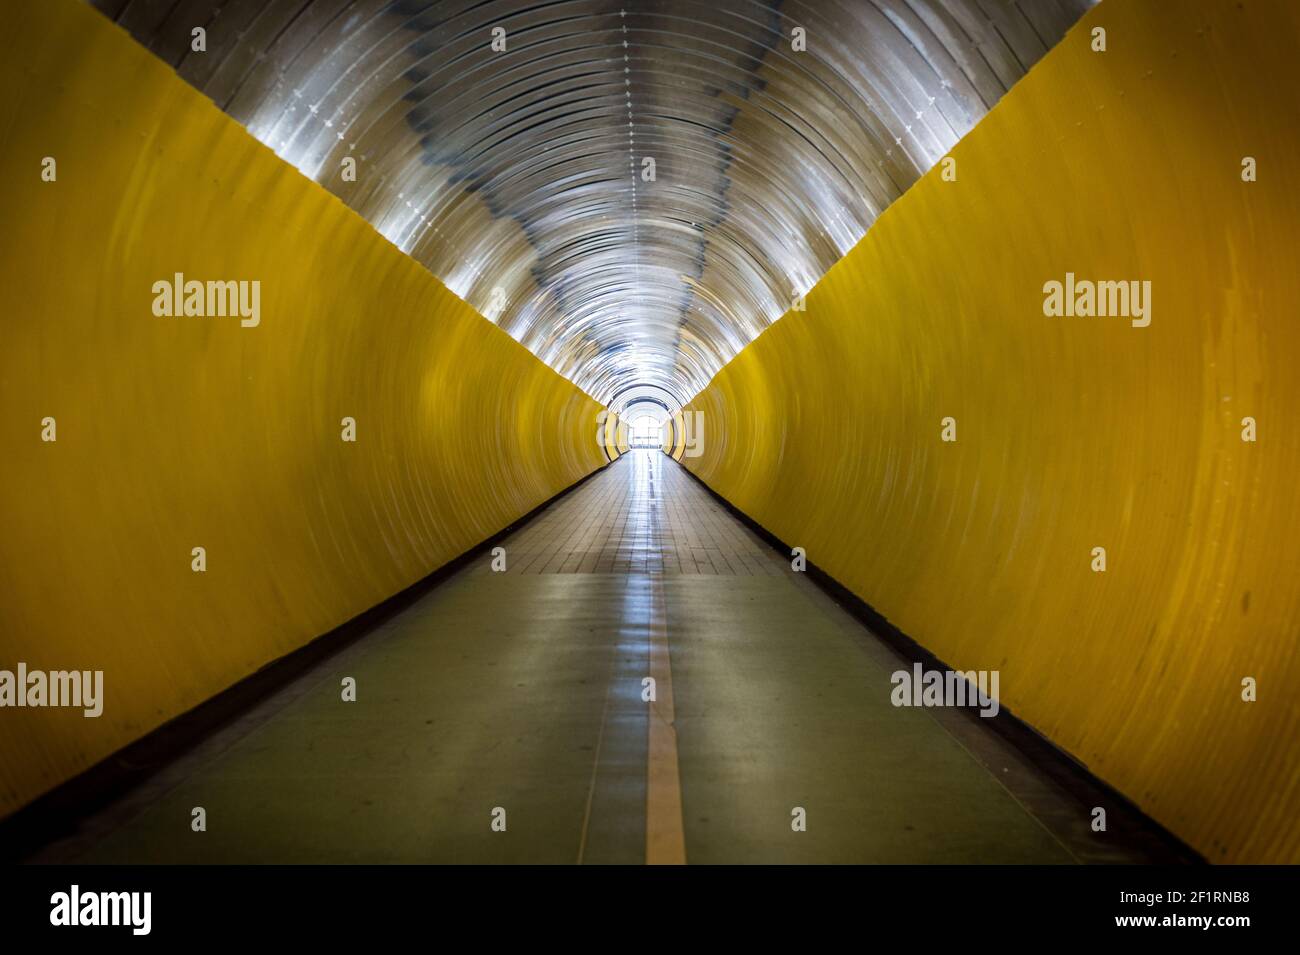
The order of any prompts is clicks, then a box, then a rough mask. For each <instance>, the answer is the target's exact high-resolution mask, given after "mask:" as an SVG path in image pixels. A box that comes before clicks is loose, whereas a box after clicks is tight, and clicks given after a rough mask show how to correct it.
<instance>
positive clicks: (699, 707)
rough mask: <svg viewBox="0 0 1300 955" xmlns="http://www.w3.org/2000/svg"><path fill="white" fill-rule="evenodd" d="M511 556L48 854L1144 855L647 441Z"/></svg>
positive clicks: (521, 857)
mask: <svg viewBox="0 0 1300 955" xmlns="http://www.w3.org/2000/svg"><path fill="white" fill-rule="evenodd" d="M504 548H505V559H506V569H505V571H504V572H496V571H494V570H493V569H492V566H491V565H492V557H491V555H488V556H485V557H483V558H482V559H481V560H479V561H477V562H476V563H474V564H473V565H471V566H469V567H467V568H466V569H464V570H463V571H461V572H460V573H458V574H456V575H455V576H453V577H451V578H450V579H449V580H447V581H446V582H445V583H443V584H442V585H440V586H438V587H437V588H435V589H434V590H432V591H431V592H429V593H428V594H427V595H425V596H424V597H423V598H422V599H420V600H419V601H418V602H416V603H415V604H413V605H411V606H410V607H408V608H407V609H406V610H405V611H403V612H402V613H400V614H398V615H397V616H395V617H393V618H391V619H390V620H389V621H388V622H387V623H385V624H384V625H382V626H381V627H379V628H378V629H376V630H375V631H374V632H372V633H371V634H369V635H367V636H365V637H364V638H362V639H361V640H359V641H358V642H356V643H354V644H352V645H351V646H349V647H348V648H346V649H345V650H343V651H341V652H340V653H338V654H336V655H335V656H333V657H331V658H329V659H328V660H326V661H324V662H323V663H321V664H319V665H318V666H316V667H315V669H313V670H312V671H310V672H309V673H308V674H307V675H305V676H304V677H302V678H300V679H299V680H297V681H296V682H294V683H293V684H291V685H290V686H288V687H287V688H285V689H283V690H282V691H280V692H278V693H277V694H275V695H274V696H273V697H271V698H270V699H267V700H265V701H264V702H263V703H261V704H259V705H258V706H257V707H256V708H255V709H253V710H252V711H250V712H248V713H247V714H246V715H245V716H243V717H242V718H241V719H239V720H238V721H237V722H236V723H234V724H232V725H230V726H228V727H226V728H225V729H223V730H221V731H220V732H218V733H217V734H215V735H214V736H212V737H210V738H209V739H207V740H206V741H204V742H203V743H202V744H200V745H199V746H197V747H196V748H195V749H193V750H192V751H191V752H189V753H188V754H187V755H186V756H184V757H183V758H181V759H179V760H177V761H175V762H174V763H172V764H171V765H169V766H167V767H166V768H165V769H163V770H162V771H161V772H159V773H158V774H156V775H155V776H154V777H153V778H151V779H150V780H149V781H148V782H147V783H145V784H144V785H142V786H140V787H138V788H137V789H136V790H134V791H133V792H131V793H130V794H129V795H128V796H127V797H125V798H123V799H121V800H119V801H118V802H116V803H115V804H113V805H112V806H110V807H108V808H107V809H106V810H104V811H102V812H99V813H97V814H96V815H95V816H93V817H91V818H88V819H86V820H84V822H83V823H82V824H81V826H80V827H79V829H78V831H77V832H76V833H75V834H73V835H71V836H70V837H68V838H66V839H63V840H62V841H60V842H58V843H55V844H53V845H50V846H48V847H47V848H46V849H45V850H43V851H42V852H41V853H40V855H39V856H38V857H37V861H85V862H245V861H267V862H537V863H573V862H585V863H611V862H616V863H641V862H645V861H653V862H680V861H690V862H693V863H721V862H937V863H944V862H983V863H1018V862H1062V863H1068V862H1072V861H1133V860H1134V859H1135V856H1134V855H1133V853H1132V852H1131V851H1130V850H1127V849H1124V848H1122V847H1116V846H1109V845H1106V844H1105V843H1104V841H1103V840H1099V839H1098V838H1097V836H1096V834H1094V833H1091V831H1090V829H1089V826H1088V822H1089V815H1088V809H1089V807H1088V806H1086V805H1081V804H1079V803H1078V800H1077V799H1075V798H1074V797H1072V796H1071V795H1070V794H1069V793H1066V792H1065V791H1064V790H1062V789H1059V788H1058V787H1056V786H1055V784H1053V783H1052V782H1051V781H1050V780H1048V779H1046V778H1044V777H1043V776H1042V775H1041V774H1039V773H1038V772H1037V771H1036V769H1035V767H1034V766H1032V765H1030V764H1029V763H1028V762H1027V761H1026V759H1025V758H1024V757H1022V756H1021V755H1020V754H1019V753H1018V752H1017V751H1015V750H1012V749H1010V748H1009V747H1008V746H1007V745H1006V744H1005V743H1004V742H1003V741H1002V740H1001V739H1000V738H999V737H997V735H996V734H994V733H992V732H991V731H989V730H986V729H984V728H983V727H981V726H980V725H979V724H980V721H979V720H976V719H972V718H971V717H970V716H969V715H967V714H965V713H958V712H954V711H951V710H925V709H907V708H903V709H900V708H895V707H894V706H892V705H891V703H890V690H891V689H892V687H891V685H890V681H889V675H890V673H891V672H892V671H894V670H897V669H900V668H907V667H908V666H910V662H909V661H906V660H903V659H902V658H901V657H899V656H897V655H896V653H895V652H894V651H893V650H892V649H890V648H889V647H887V646H886V645H884V644H883V643H881V642H880V641H878V640H877V639H875V638H874V637H873V636H872V635H871V634H870V633H869V632H867V631H866V630H865V629H863V627H862V626H861V625H860V624H859V623H858V622H857V621H856V620H855V619H853V618H852V617H850V616H849V615H848V614H846V613H845V612H844V611H842V610H841V609H840V608H839V607H838V606H837V605H836V604H835V603H834V601H832V600H831V599H830V598H829V597H828V596H826V595H825V594H824V593H823V592H822V591H821V590H819V589H818V588H817V587H815V586H814V585H813V584H811V583H810V582H809V581H808V580H807V579H806V577H805V575H802V574H796V573H793V572H792V571H791V570H790V567H789V564H788V562H787V561H785V560H784V559H783V558H782V556H781V555H779V554H777V553H776V552H775V551H773V550H772V549H771V548H770V547H768V546H767V545H766V544H764V543H763V542H761V541H760V540H759V539H758V538H757V537H756V536H755V535H754V534H752V533H751V532H750V531H749V530H748V529H746V528H745V527H744V526H743V525H742V524H741V523H740V522H738V521H737V520H736V519H735V518H733V517H731V516H730V515H729V514H728V513H727V512H726V511H725V510H724V509H723V508H722V507H721V506H720V505H719V504H718V503H717V502H716V501H715V500H714V499H713V498H712V497H711V496H710V495H708V494H707V493H706V492H705V491H704V490H703V489H702V488H701V487H700V486H699V485H698V484H696V483H695V482H694V480H693V479H691V478H690V477H689V476H688V475H686V474H685V472H684V471H683V470H682V469H681V467H680V466H679V465H677V464H676V463H674V462H673V461H671V460H669V459H668V458H666V457H664V456H663V455H661V454H659V453H657V452H634V453H632V454H629V455H627V456H625V457H624V458H623V459H621V460H620V461H619V462H617V463H616V464H614V465H613V466H611V467H610V468H608V469H606V471H604V472H603V473H601V474H600V475H598V476H596V477H595V478H593V479H591V480H590V481H588V482H587V483H586V484H584V485H583V486H582V487H580V488H579V489H578V490H576V491H575V492H573V493H571V494H569V495H567V496H566V497H564V498H562V499H561V500H560V501H558V502H557V503H556V504H554V505H553V506H552V507H550V508H549V509H548V510H547V511H545V512H544V513H542V514H541V515H539V516H538V517H537V518H535V519H534V520H533V521H532V522H530V523H529V524H528V525H526V526H525V527H524V528H522V529H521V530H520V531H519V532H517V533H516V534H514V535H513V536H512V537H510V538H509V539H508V540H507V541H506V542H505V544H504ZM347 677H351V678H353V679H355V681H356V701H355V702H344V701H343V699H342V689H341V688H342V684H343V681H344V679H345V678H347ZM648 678H652V679H653V680H654V684H653V691H654V694H653V695H654V699H653V701H648V700H646V699H644V697H646V696H648V695H650V693H649V691H650V687H649V686H647V683H646V681H647V679H648ZM196 807H202V808H203V809H204V810H205V813H206V831H204V832H195V831H193V830H192V827H191V820H192V817H193V810H194V809H195V808H196ZM499 810H504V816H503V814H502V813H501V812H500V811H499ZM798 810H803V814H804V815H805V816H806V831H795V830H794V828H793V827H792V820H794V818H795V816H796V814H797V811H798ZM494 819H497V820H498V826H499V825H500V821H501V820H502V819H503V820H504V825H505V830H504V831H495V830H494V828H493V822H494Z"/></svg>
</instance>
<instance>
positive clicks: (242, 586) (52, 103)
mask: <svg viewBox="0 0 1300 955" xmlns="http://www.w3.org/2000/svg"><path fill="white" fill-rule="evenodd" d="M10 7H11V9H7V10H6V26H5V30H4V31H3V33H2V35H0V88H3V89H4V91H5V95H4V96H3V97H0V210H3V216H4V221H3V228H2V229H0V315H3V319H2V320H0V333H2V334H3V342H2V343H0V669H9V670H13V669H14V668H15V667H16V665H17V663H18V662H19V661H23V662H25V663H27V664H28V666H29V667H31V668H33V669H71V668H76V669H88V670H94V669H101V670H103V671H104V681H105V697H106V702H105V709H104V714H103V716H101V717H100V718H98V719H86V718H84V717H83V716H82V715H81V712H80V711H79V710H56V709H8V708H6V709H3V710H0V754H2V758H0V814H7V813H9V812H12V811H13V810H14V809H16V808H17V807H19V806H20V805H22V804H24V803H26V802H28V801H29V800H31V799H32V798H34V797H35V796H36V795H38V794H39V793H41V792H43V791H45V790H47V789H49V788H51V787H52V786H54V785H56V784H57V783H59V782H61V781H63V780H65V779H67V778H69V777H70V776H71V775H73V774H75V773H76V772H78V771H79V770H82V769H84V768H86V767H88V766H90V765H91V764H93V763H94V762H96V761H97V760H99V759H101V758H103V757H104V756H106V755H107V754H109V753H110V752H112V751H113V750H115V749H117V748H119V747H121V746H122V745H124V744H126V743H128V742H130V741H131V740H133V739H135V738H137V737H139V736H141V735H142V734H144V733H146V732H147V731H149V730H151V729H153V728H154V727H156V726H158V725H159V724H161V723H162V722H164V721H165V720H167V719H169V718H170V717H173V716H175V715H177V714H178V713H181V712H182V711H184V710H186V709H189V708H191V707H193V706H194V705H196V704H197V703H199V702H201V701H202V700H204V699H206V698H207V697H210V696H211V695H213V694H214V693H216V692H217V691H219V690H221V689H223V688H225V687H227V686H229V685H230V684H232V683H233V682H235V681H237V680H238V679H240V678H241V677H243V676H245V675H247V674H248V673H250V672H252V671H254V670H256V669H258V668H259V667H261V666H262V665H264V664H266V663H267V662H269V661H271V660H273V659H275V658H276V657H279V656H281V655H283V654H285V653H287V652H289V651H291V650H293V649H295V648H297V647H300V646H302V645H303V644H304V643H306V642H307V641H309V640H310V639H311V638H313V637H315V636H317V635H318V634H321V633H324V632H326V631H328V630H330V629H332V628H334V627H336V626H338V625H339V624H342V623H344V622H345V621H347V620H348V619H349V618H351V617H353V616H355V615H356V614H358V613H360V612H362V611H364V610H366V609H367V608H369V607H371V606H373V605H374V604H376V603H378V602H379V601H381V600H383V599H384V598H386V597H388V596H390V595H391V594H393V593H395V592H396V591H398V590H400V589H402V588H403V587H405V586H407V585H408V584H411V583H413V582H414V581H416V580H418V579H420V578H421V577H423V576H425V575H426V574H428V573H430V572H431V571H433V570H434V569H436V568H437V567H438V566H440V565H442V564H444V563H445V562H447V561H448V560H450V559H451V558H454V557H456V556H457V555H459V554H461V553H463V552H464V551H465V550H467V549H469V548H470V547H472V546H473V545H475V544H476V543H478V542H480V541H482V540H484V539H485V538H487V537H489V536H490V535H492V534H493V533H495V532H496V531H498V530H500V529H501V528H502V527H504V526H506V525H507V524H509V523H510V521H512V520H513V519H514V518H517V517H519V516H520V515H522V514H523V513H525V512H527V511H528V510H530V509H531V508H533V507H534V506H536V505H537V504H539V503H541V502H543V501H545V500H546V499H547V498H549V497H550V496H552V495H553V494H555V493H556V492H558V491H560V490H561V489H563V488H564V487H566V486H568V485H570V484H572V483H573V482H574V481H576V480H578V479H579V478H581V477H582V476H583V475H585V474H588V473H590V472H591V471H592V470H594V469H595V468H597V467H599V466H600V465H601V464H602V463H604V455H603V454H602V453H601V450H600V446H599V444H598V442H597V441H596V440H594V437H595V430H594V429H595V422H596V415H597V412H598V411H599V410H600V408H599V406H598V405H597V403H596V402H595V401H594V400H592V399H591V398H589V397H588V396H587V395H585V394H583V393H582V392H580V391H579V390H578V389H576V388H575V387H574V386H572V385H571V384H569V383H568V382H566V381H565V380H563V379H562V378H560V377H559V376H558V375H556V374H555V373H554V372H552V371H551V370H549V369H548V368H547V367H545V366H544V365H543V364H542V363H541V362H540V361H538V360H537V359H536V358H534V357H533V356H532V355H530V354H529V353H528V352H527V351H526V350H525V349H524V348H523V347H522V346H520V345H519V344H517V343H516V342H515V341H513V340H512V339H511V338H510V337H509V336H507V335H506V334H505V333H504V332H502V331H500V330H499V329H497V328H496V327H495V326H493V325H492V324H491V323H489V322H488V321H486V320H485V319H483V318H482V317H481V316H479V315H478V314H476V313H475V312H473V311H472V310H471V309H470V308H469V307H468V306H466V305H465V304H464V303H463V302H461V301H460V300H459V299H457V298H456V297H455V296H454V295H452V294H451V293H450V292H448V291H447V290H446V289H445V288H444V287H443V286H442V285H441V284H440V283H439V282H437V281H436V280H435V279H434V278H433V277H432V276H430V275H429V274H428V273H427V272H426V271H424V270H423V269H421V268H420V267H419V266H418V265H416V264H415V263H414V262H413V261H412V260H410V259H409V258H408V257H407V256H405V255H403V254H402V253H401V252H399V251H398V250H397V249H396V248H394V247H393V246H392V245H390V244H389V243H388V242H387V241H385V240H384V239H383V238H382V237H380V236H379V235H378V234H377V233H376V232H374V231H373V230H372V229H371V227H370V226H369V225H368V224H366V223H365V222H364V221H363V220H361V219H360V218H359V217H357V216H356V215H354V214H353V213H351V212H350V211H348V210H347V209H346V208H345V207H344V206H343V205H342V204H341V203H340V202H338V201H337V200H336V199H334V198H333V197H331V196H330V195H329V194H328V193H326V192H325V191H324V190H322V189H321V188H319V187H318V186H316V185H315V184H314V183H312V182H310V181H309V180H307V179H305V178H303V177H302V176H300V175H299V174H298V173H297V172H296V171H295V170H294V169H292V168H291V167H290V166H288V165H286V164H285V163H283V162H281V161H280V160H279V159H277V158H276V157H275V156H274V155H273V154H272V153H271V152H270V151H269V150H267V149H266V148H264V147H263V146H261V145H260V144H258V143H257V142H256V141H255V140H254V139H253V138H252V137H251V136H249V135H248V134H247V133H246V132H245V131H244V130H243V129H242V128H241V127H239V126H238V125H236V124H235V123H234V122H233V121H231V120H230V119H228V118H227V117H226V116H225V115H223V114H222V113H221V112H220V111H219V110H217V108H216V107H215V106H213V105H212V104H211V103H210V102H209V101H208V100H206V99H205V98H204V97H202V96H201V95H200V94H198V93H197V92H195V91H194V90H192V89H191V88H190V87H189V86H187V85H186V84H185V83H184V82H182V81H181V80H180V79H178V78H177V77H176V76H175V75H174V74H173V73H172V72H171V71H170V70H169V69H168V68H167V67H166V66H164V65H163V64H162V63H160V62H159V61H157V60H156V59H155V58H154V57H153V56H151V55H150V54H149V53H147V52H146V51H145V50H143V49H142V48H140V47H138V46H137V45H136V44H135V43H134V42H133V41H132V40H130V39H129V38H128V37H127V35H126V34H125V33H123V32H121V31H119V30H118V29H117V28H116V27H114V26H112V25H111V24H110V23H109V22H108V21H106V20H105V19H104V18H103V17H101V16H100V15H99V14H98V13H95V12H94V11H92V10H90V9H88V8H86V7H84V6H83V5H82V4H80V3H76V2H72V0H59V2H44V0H25V2H22V3H20V4H17V5H10ZM45 156H52V157H54V158H55V159H56V160H57V175H58V178H57V181H56V182H53V183H47V182H42V181H41V179H40V173H41V160H42V158H43V157H45ZM178 271H179V272H183V273H184V274H185V275H186V276H187V277H191V278H197V279H202V280H207V279H246V280H253V279H257V280H260V281H261V283H262V298H261V313H262V314H261V324H260V325H259V326H258V327H256V328H241V327H240V326H239V324H238V320H237V319H232V318H198V317H189V318H185V317H181V318H160V317H155V316H154V314H153V313H152V304H153V293H152V289H151V287H152V284H153V283H154V282H155V281H157V280H160V279H168V278H169V277H171V276H172V275H173V273H175V272H178ZM46 416H52V417H54V418H55V419H56V422H57V441H56V442H54V443H43V442H42V441H41V421H42V419H43V418H45V417H46ZM344 416H352V417H354V418H355V419H356V422H357V441H356V443H355V444H347V443H344V442H343V441H342V440H341V427H340V421H341V419H342V418H343V417H344ZM196 546H202V547H205V548H206V549H207V571H206V573H201V574H200V573H194V572H192V571H191V548H193V547H196Z"/></svg>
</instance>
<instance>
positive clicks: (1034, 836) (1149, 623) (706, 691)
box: [0, 0, 1300, 863]
mask: <svg viewBox="0 0 1300 955" xmlns="http://www.w3.org/2000/svg"><path fill="white" fill-rule="evenodd" d="M10 7H11V8H12V9H11V10H10V11H9V16H8V18H7V19H8V21H9V23H8V28H7V29H6V30H5V32H4V36H3V38H0V52H2V53H3V55H2V56H0V79H2V81H3V82H2V85H0V88H3V89H4V90H5V91H6V94H5V95H4V96H3V97H0V173H2V174H0V207H2V208H3V209H4V210H5V215H4V221H3V225H2V226H0V237H2V238H0V243H2V246H0V301H2V303H3V315H4V321H3V326H2V327H3V330H4V333H5V339H6V340H5V343H4V348H3V349H2V350H0V462H3V463H2V465H0V754H2V755H3V758H0V817H3V820H0V826H3V827H4V829H5V832H6V838H5V840H4V841H5V842H7V843H8V844H9V845H10V847H11V848H10V853H11V854H13V855H15V856H18V857H21V858H25V859H31V860H39V861H108V862H112V861H126V862H156V861H187V862H188V861H200V862H216V861H315V862H339V861H348V862H362V861H381V862H388V861H456V862H476V861H499V862H520V861H529V862H557V861H558V862H637V863H639V862H646V861H650V862H689V861H697V862H768V861H801V862H832V861H834V862H967V861H969V862H1051V861H1061V862H1116V861H1125V862H1132V861H1141V862H1151V861H1171V860H1175V861H1187V860H1195V859H1204V860H1208V861H1211V862H1252V863H1285V862H1296V861H1300V824H1298V823H1297V820H1300V796H1297V793H1300V786H1298V785H1297V782H1298V781H1300V761H1298V760H1297V746H1296V739H1297V737H1298V736H1300V711H1298V710H1297V708H1296V705H1295V702H1294V690H1295V688H1296V687H1297V685H1300V654H1297V650H1296V639H1295V634H1296V632H1297V626H1298V625H1300V584H1298V583H1297V581H1300V575H1298V574H1297V569H1298V568H1300V504H1298V503H1297V502H1298V501H1300V498H1297V495H1296V493H1295V490H1294V483H1295V482H1294V475H1295V474H1296V472H1297V469H1298V468H1300V433H1297V430H1296V420H1297V408H1300V379H1298V378H1297V376H1296V375H1295V372H1294V369H1295V367H1296V365H1297V358H1298V357H1300V331H1297V328H1296V323H1295V320H1294V318H1295V311H1296V305H1297V302H1300V273H1298V272H1297V270H1296V269H1295V267H1294V264H1295V259H1296V251H1297V222H1300V199H1297V194H1296V190H1295V189H1294V187H1293V183H1294V181H1295V175H1296V170H1295V168H1294V167H1295V164H1296V162H1297V158H1296V157H1297V156H1300V123H1298V122H1297V119H1296V117H1298V116H1300V81H1298V80H1300V77H1298V76H1297V71H1298V70H1300V65H1298V64H1300V55H1297V54H1298V53H1300V10H1297V8H1295V7H1294V5H1292V4H1288V3H1283V2H1262V0H1247V2H1242V3H1222V2H1217V0H1188V2H1184V3H1180V4H1169V3H1163V2H1158V0H1104V2H1101V3H1097V4H1094V3H1090V2H1086V0H1061V2H1057V3H1051V4H1047V3H1042V4H1039V3H1029V2H1025V0H1021V2H1018V3H987V2H981V0H924V2H919V0H918V2H908V3H902V2H884V0H880V2H874V3H855V2H849V0H808V2H805V3H799V4H778V3H767V2H755V3H740V2H731V0H726V2H717V3H708V4H705V3H696V2H693V0H659V2H654V3H649V2H646V3H639V2H638V3H633V2H630V0H629V2H628V3H626V4H625V5H622V6H619V5H615V6H613V7H610V6H607V5H601V4H596V3H590V2H586V0H575V2H572V3H564V4H553V5H537V4H523V3H512V2H504V0H502V2H496V3H490V4H478V3H470V2H461V0H439V2H432V3H381V2H377V0H376V2H362V3H357V4H350V5H340V4H337V3H332V2H327V0H274V2H270V3H261V4H252V3H233V4H232V3H225V4H222V3H217V2H206V0H195V2H192V3H186V4H181V5H170V6H169V5H158V4H151V3H143V2H138V0H96V2H93V3H80V2H75V0H19V2H16V3H14V4H11V5H10ZM981 714H983V715H981ZM197 808H201V809H203V810H204V812H203V817H204V818H205V819H206V820H208V821H209V823H210V824H209V826H208V828H207V829H206V830H199V829H196V828H194V824H195V820H196V819H197V818H198V817H197V816H196V815H195V814H194V811H195V810H196V809H197ZM497 810H501V812H500V814H498V812H497ZM1099 811H1100V815H1099V814H1098V812H1099ZM218 820H220V824H219V825H218V824H216V822H217V821H218ZM507 820H508V822H507ZM830 820H834V822H831V821H830ZM1099 823H1100V825H1099ZM200 832H202V833H203V838H201V839H196V838H194V837H195V836H196V835H197V834H198V833H200ZM20 834H21V835H20ZM345 836H346V838H345Z"/></svg>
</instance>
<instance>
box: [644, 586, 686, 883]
mask: <svg viewBox="0 0 1300 955" xmlns="http://www.w3.org/2000/svg"><path fill="white" fill-rule="evenodd" d="M651 580H652V584H651V586H652V590H653V593H652V598H651V607H650V629H649V635H650V676H651V677H653V678H654V681H655V700H654V702H652V703H651V704H650V748H649V755H648V765H647V768H646V828H645V861H646V864H647V865H684V864H685V863H686V836H685V833H684V832H683V829H682V783H681V776H680V774H679V772H678V767H677V729H676V727H675V726H674V725H673V719H674V714H673V676H672V666H671V664H670V661H669V654H668V624H667V605H666V602H665V600H664V587H663V578H662V577H660V576H658V575H654V576H653V577H652V578H651Z"/></svg>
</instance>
